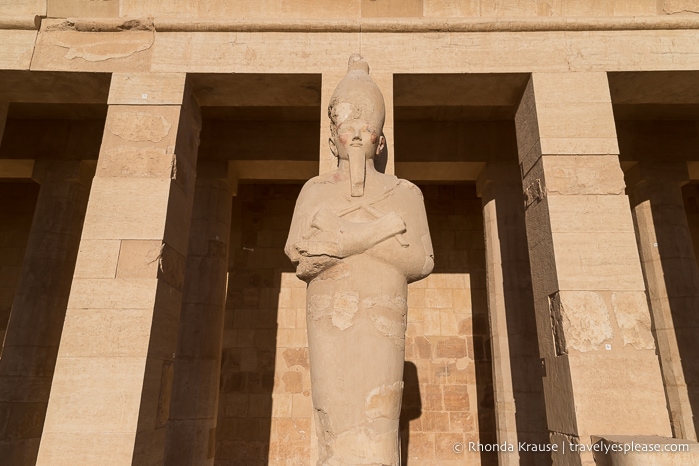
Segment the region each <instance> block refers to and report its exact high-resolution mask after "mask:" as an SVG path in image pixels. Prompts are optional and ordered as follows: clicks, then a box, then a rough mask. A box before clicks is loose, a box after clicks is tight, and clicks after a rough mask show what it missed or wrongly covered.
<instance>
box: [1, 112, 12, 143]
mask: <svg viewBox="0 0 699 466" xmlns="http://www.w3.org/2000/svg"><path fill="white" fill-rule="evenodd" d="M9 107H10V104H8V103H7V102H2V101H0V144H2V136H3V134H4V133H5V125H6V124H7V110H8V109H9Z"/></svg>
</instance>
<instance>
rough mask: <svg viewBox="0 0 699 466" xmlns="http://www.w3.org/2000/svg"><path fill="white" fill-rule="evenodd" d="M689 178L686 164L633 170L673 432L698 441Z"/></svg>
mask: <svg viewBox="0 0 699 466" xmlns="http://www.w3.org/2000/svg"><path fill="white" fill-rule="evenodd" d="M688 181H689V174H688V172H687V164H686V163H683V162H676V163H668V162H665V163H653V162H640V163H638V164H637V165H636V166H635V167H633V168H632V169H631V170H630V171H629V172H628V173H627V184H628V186H629V191H630V193H631V205H632V207H633V214H634V221H635V223H636V237H637V240H638V249H639V252H640V254H641V260H642V265H643V273H644V277H645V281H646V286H647V287H648V294H649V297H650V309H651V313H652V315H653V328H654V330H655V338H656V341H657V344H658V352H659V356H660V362H661V368H662V373H663V379H664V382H665V390H666V393H667V399H668V405H669V411H670V421H671V423H672V428H673V434H674V436H675V437H677V438H681V439H689V440H696V438H697V434H696V431H697V426H696V423H697V421H698V420H697V419H696V418H695V417H694V415H693V412H694V410H695V409H698V408H699V387H698V386H697V382H699V366H697V362H696V355H697V352H696V350H694V348H695V347H696V331H697V329H698V328H699V315H697V306H698V305H699V268H698V267H697V261H696V256H695V252H694V246H693V244H692V236H691V232H690V229H689V225H688V223H687V216H686V214H685V207H684V203H683V200H682V191H681V187H682V185H683V184H685V183H687V182H688ZM629 330H631V329H629ZM631 331H632V330H631ZM628 337H629V338H633V335H631V334H630V335H628ZM625 338H627V336H626V335H625Z"/></svg>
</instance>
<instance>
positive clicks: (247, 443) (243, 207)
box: [216, 184, 312, 466]
mask: <svg viewBox="0 0 699 466" xmlns="http://www.w3.org/2000/svg"><path fill="white" fill-rule="evenodd" d="M300 189H301V186H300V185H293V184H292V185H283V184H277V185H241V186H240V189H239V192H238V196H237V197H236V198H234V202H233V217H232V228H231V229H232V232H231V235H232V238H231V254H230V272H229V282H228V298H227V303H226V317H225V324H224V326H225V329H224V344H223V359H222V372H221V393H220V402H219V417H218V427H217V450H216V464H217V465H228V464H241V463H240V461H241V460H245V464H246V465H250V466H255V465H267V464H270V465H274V464H306V463H308V461H309V458H310V455H311V453H310V448H311V415H312V408H311V397H310V385H311V384H310V376H309V366H308V343H307V338H306V325H305V324H306V316H305V309H306V284H305V283H303V282H302V281H300V280H299V279H297V278H296V276H295V274H294V269H293V267H292V265H291V263H290V262H289V259H288V258H287V257H286V255H285V254H284V251H283V249H284V244H285V243H286V238H287V235H288V233H289V225H290V223H291V215H292V213H293V209H294V204H295V202H296V197H297V196H298V193H299V191H300Z"/></svg>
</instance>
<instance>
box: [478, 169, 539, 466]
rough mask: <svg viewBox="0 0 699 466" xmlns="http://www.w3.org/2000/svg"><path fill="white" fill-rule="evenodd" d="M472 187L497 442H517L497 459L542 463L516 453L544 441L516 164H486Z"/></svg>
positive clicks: (535, 455) (504, 462)
mask: <svg viewBox="0 0 699 466" xmlns="http://www.w3.org/2000/svg"><path fill="white" fill-rule="evenodd" d="M476 185H477V188H478V195H479V196H480V197H481V199H482V201H483V228H484V234H485V254H486V280H487V289H488V317H489V322H490V343H491V350H492V355H493V385H494V393H495V422H496V430H497V435H498V444H500V445H501V444H502V443H503V442H507V443H508V444H512V445H514V446H515V451H513V452H507V451H500V452H498V460H499V463H500V464H501V465H510V464H511V465H518V464H520V462H521V463H522V464H546V460H547V458H546V455H542V454H541V453H531V452H526V451H521V452H518V451H517V444H518V442H520V441H521V442H528V443H538V444H543V443H547V442H548V430H547V427H546V412H545V410H544V394H543V386H542V383H541V370H540V368H541V361H540V358H539V347H538V344H537V335H536V321H535V317H534V300H533V298H532V288H531V275H530V272H529V260H528V248H527V236H526V231H525V224H524V208H523V206H522V180H521V178H520V173H519V167H518V166H517V165H516V164H515V163H512V164H507V163H488V164H486V166H485V167H484V169H483V171H482V172H481V174H480V176H479V177H478V180H477V183H476ZM549 461H550V460H549Z"/></svg>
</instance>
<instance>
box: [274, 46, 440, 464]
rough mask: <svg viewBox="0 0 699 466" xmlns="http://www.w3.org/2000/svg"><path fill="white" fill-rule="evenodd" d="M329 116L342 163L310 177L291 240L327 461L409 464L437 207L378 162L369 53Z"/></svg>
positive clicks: (341, 88)
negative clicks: (303, 293) (411, 356)
mask: <svg viewBox="0 0 699 466" xmlns="http://www.w3.org/2000/svg"><path fill="white" fill-rule="evenodd" d="M328 114H329V117H330V120H331V135H332V137H331V139H330V150H331V151H332V153H333V154H334V155H335V157H337V159H338V168H337V169H336V170H334V171H332V172H330V173H326V174H323V175H320V176H317V177H315V178H313V179H311V180H309V181H308V182H307V183H306V185H305V186H304V187H303V189H302V191H301V193H300V194H299V198H298V200H297V202H296V208H295V210H294V217H293V220H292V222H291V229H290V232H289V239H288V240H287V244H286V248H285V252H286V254H287V255H288V256H289V258H290V259H291V261H292V262H293V263H294V265H295V266H296V275H297V276H298V277H299V278H301V279H302V280H304V281H305V282H307V283H308V294H307V303H306V305H307V315H306V319H307V323H308V346H309V355H310V363H311V387H312V392H313V407H314V411H315V416H316V421H317V431H318V440H319V447H320V448H319V462H318V464H319V465H323V466H326V465H327V466H333V465H342V466H348V465H364V464H366V465H398V464H399V451H398V450H399V448H398V418H399V414H400V406H401V396H402V393H403V362H404V359H405V328H406V321H407V303H406V298H407V292H408V289H407V284H408V283H410V282H413V281H416V280H420V279H421V278H424V277H426V276H427V275H429V273H430V272H431V271H432V268H433V266H434V258H433V251H432V242H431V240H430V233H429V229H428V227H427V218H426V216H425V206H424V202H423V198H422V193H421V192H420V190H419V189H418V188H417V187H416V186H415V185H413V184H412V183H410V182H408V181H405V180H399V179H398V178H396V177H395V176H390V175H385V174H383V173H379V172H378V171H377V170H376V168H375V167H374V158H375V156H376V155H377V154H379V153H380V152H381V151H382V149H383V148H384V145H385V139H384V137H383V135H382V130H383V123H384V118H385V107H384V100H383V95H382V94H381V91H380V90H379V88H378V87H377V86H376V84H375V83H374V81H373V80H372V79H371V77H369V66H368V65H367V63H366V61H364V59H362V57H360V56H359V55H356V54H355V55H352V56H351V57H350V61H349V70H348V72H347V75H346V76H345V77H344V78H343V79H342V81H341V82H340V84H339V85H338V86H337V89H336V90H335V93H334V94H333V96H332V98H331V101H330V106H329V108H328Z"/></svg>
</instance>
